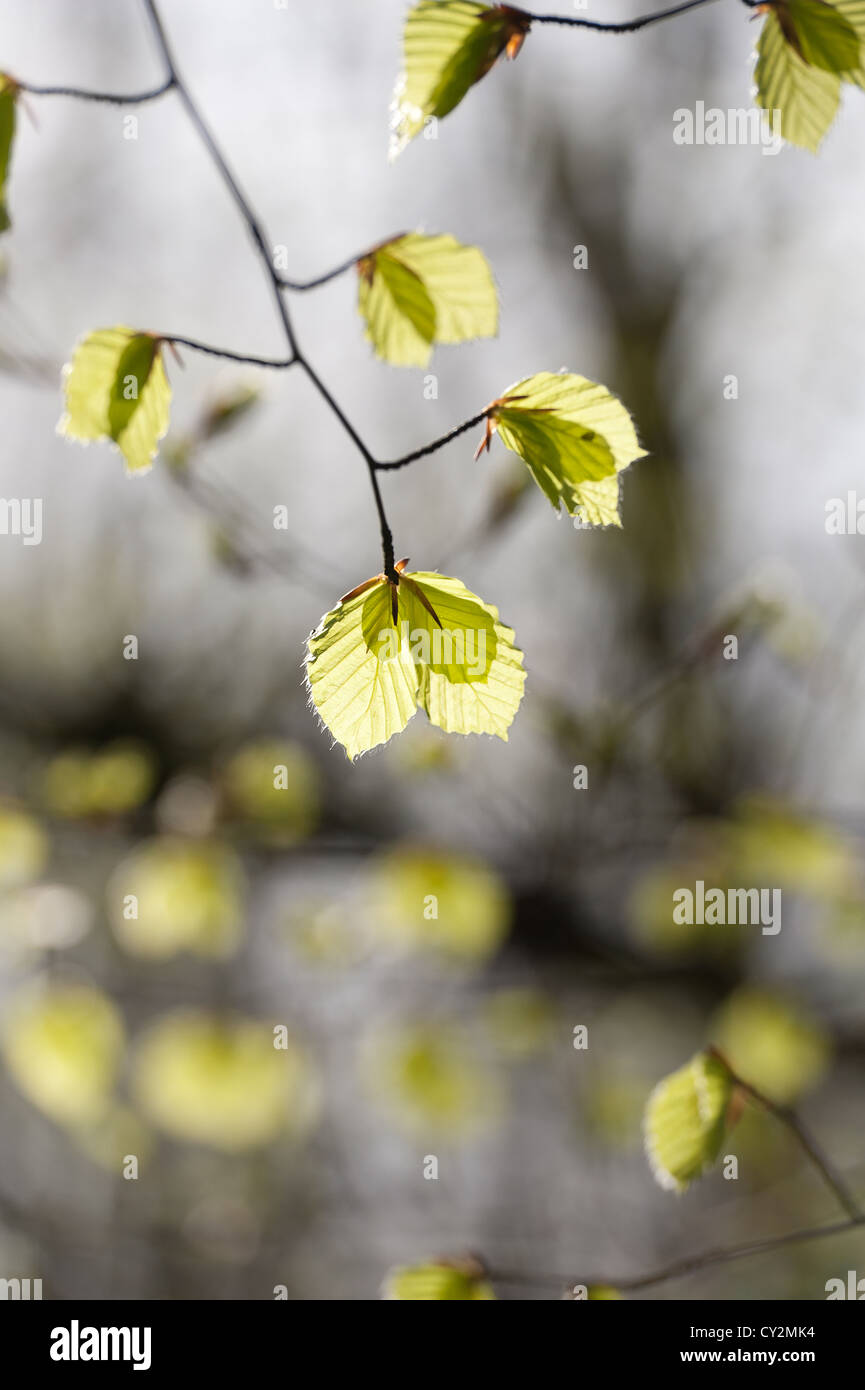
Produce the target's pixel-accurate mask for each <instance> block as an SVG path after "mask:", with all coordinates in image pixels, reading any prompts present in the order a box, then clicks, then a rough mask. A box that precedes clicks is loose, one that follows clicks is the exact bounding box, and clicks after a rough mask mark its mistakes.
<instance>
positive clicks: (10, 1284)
mask: <svg viewBox="0 0 865 1390" xmlns="http://www.w3.org/2000/svg"><path fill="white" fill-rule="evenodd" d="M41 1297H42V1280H41V1279H0V1299H10V1298H11V1299H13V1300H14V1301H15V1302H16V1303H18V1302H23V1303H28V1302H29V1301H30V1300H31V1299H41Z"/></svg>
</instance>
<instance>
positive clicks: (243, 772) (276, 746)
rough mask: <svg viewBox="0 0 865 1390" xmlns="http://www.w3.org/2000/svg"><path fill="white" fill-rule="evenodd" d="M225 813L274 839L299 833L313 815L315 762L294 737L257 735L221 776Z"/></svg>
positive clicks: (315, 811) (316, 797) (300, 836)
mask: <svg viewBox="0 0 865 1390" xmlns="http://www.w3.org/2000/svg"><path fill="white" fill-rule="evenodd" d="M220 780H221V783H222V788H223V792H224V795H225V801H226V809H227V811H228V813H229V815H230V816H232V817H236V818H237V819H239V820H241V821H244V822H246V824H247V825H249V826H251V827H253V828H255V829H257V830H258V831H260V832H262V833H265V832H266V833H267V836H268V838H270V839H272V840H275V841H277V842H279V843H290V842H292V841H295V840H300V839H303V838H304V837H305V836H307V835H309V834H310V833H311V831H312V830H313V829H314V827H315V823H316V820H317V818H318V802H319V795H318V778H317V776H316V770H315V765H314V764H313V762H312V760H311V758H310V757H309V756H308V754H307V753H306V751H305V750H304V749H303V748H302V747H301V745H300V744H299V743H292V742H290V741H289V740H288V739H277V738H272V739H267V738H265V739H258V740H256V741H255V742H254V743H248V744H247V745H246V746H245V747H243V748H240V749H239V750H238V751H237V752H236V753H235V754H233V756H232V757H231V758H230V759H229V761H228V762H227V764H226V766H225V768H224V770H223V772H222V776H221V779H220Z"/></svg>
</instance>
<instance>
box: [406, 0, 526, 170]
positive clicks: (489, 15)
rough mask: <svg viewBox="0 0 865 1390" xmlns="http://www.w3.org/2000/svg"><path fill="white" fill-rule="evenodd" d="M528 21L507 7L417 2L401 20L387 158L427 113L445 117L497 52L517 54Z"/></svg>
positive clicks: (459, 0)
mask: <svg viewBox="0 0 865 1390" xmlns="http://www.w3.org/2000/svg"><path fill="white" fill-rule="evenodd" d="M530 23H531V20H530V18H529V16H528V15H526V14H525V13H524V12H523V11H522V10H518V9H516V8H515V7H513V6H510V5H483V4H474V3H470V0H419V3H418V4H416V5H415V6H414V7H413V8H412V10H411V11H410V12H409V14H408V16H407V18H406V24H405V31H404V35H403V63H404V71H403V73H402V74H401V76H400V78H399V80H398V82H397V85H396V91H395V92H394V99H393V105H392V120H391V131H392V133H391V147H390V157H391V159H394V158H395V157H396V156H397V155H398V154H399V153H400V151H401V150H402V149H404V148H405V146H406V145H407V144H408V142H409V141H410V140H412V139H413V138H414V136H415V135H417V134H418V132H419V131H420V130H422V129H423V126H424V122H425V121H426V120H427V119H428V118H429V117H430V116H436V117H441V116H446V115H447V114H448V112H449V111H453V109H454V107H455V106H458V105H459V103H460V102H461V101H462V99H463V97H464V96H465V94H466V92H467V91H468V90H469V88H470V87H472V86H474V84H475V83H476V82H479V81H480V79H481V78H482V77H483V76H484V75H485V74H486V73H488V72H489V70H490V68H491V67H492V66H493V64H494V63H495V61H496V59H497V58H498V57H499V55H500V54H501V53H504V52H505V51H507V54H508V57H512V58H513V57H516V55H517V53H518V52H519V49H520V46H521V44H522V41H523V39H524V38H525V35H526V34H527V33H528V31H529V27H530Z"/></svg>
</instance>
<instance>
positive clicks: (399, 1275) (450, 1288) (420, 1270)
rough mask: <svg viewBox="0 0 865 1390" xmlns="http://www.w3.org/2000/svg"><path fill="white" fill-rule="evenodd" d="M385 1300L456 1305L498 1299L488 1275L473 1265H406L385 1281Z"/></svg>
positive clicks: (391, 1273) (394, 1270) (391, 1272)
mask: <svg viewBox="0 0 865 1390" xmlns="http://www.w3.org/2000/svg"><path fill="white" fill-rule="evenodd" d="M382 1297H383V1298H385V1299H398V1300H399V1301H401V1302H415V1303H416V1302H421V1301H425V1302H432V1301H444V1300H447V1301H454V1300H461V1301H462V1302H481V1301H483V1302H487V1301H490V1300H494V1299H495V1293H494V1292H493V1288H492V1285H491V1284H490V1283H489V1282H488V1281H487V1280H486V1278H485V1277H484V1271H483V1270H482V1269H480V1267H479V1266H477V1265H475V1263H474V1262H473V1261H470V1260H469V1261H465V1262H464V1263H454V1264H445V1263H438V1262H431V1263H429V1264H424V1265H403V1266H402V1267H400V1268H399V1269H392V1270H391V1271H390V1273H389V1274H388V1276H387V1279H386V1280H385V1284H384V1289H383V1291H382Z"/></svg>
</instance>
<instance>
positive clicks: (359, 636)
mask: <svg viewBox="0 0 865 1390" xmlns="http://www.w3.org/2000/svg"><path fill="white" fill-rule="evenodd" d="M398 568H399V569H400V575H399V583H398V584H394V583H392V582H391V581H390V580H388V579H387V578H385V576H384V575H378V576H377V577H376V578H375V579H372V580H368V581H367V583H366V584H362V585H361V586H360V587H359V588H358V589H356V590H354V591H353V592H352V593H351V594H347V595H346V596H345V597H344V598H343V599H341V600H340V603H339V605H338V606H337V607H336V608H334V609H333V610H332V612H330V613H327V614H326V615H325V616H324V618H322V620H321V623H320V624H319V626H318V628H317V629H316V631H315V632H314V633H312V635H311V636H310V638H309V642H308V652H307V660H306V677H307V684H308V687H309V694H310V699H311V701H312V704H313V705H314V707H315V709H316V710H317V712H318V714H319V717H320V718H321V720H322V722H323V723H324V724H325V725H326V726H327V728H328V729H329V730H330V732H331V733H332V734H333V736H334V738H335V739H336V740H337V741H338V742H339V743H341V744H342V745H343V747H344V748H345V750H346V753H347V755H348V757H349V758H356V757H358V756H359V755H360V754H361V753H365V752H367V751H368V750H369V749H370V748H375V747H377V745H378V744H381V743H387V742H388V740H389V739H390V738H392V737H393V735H394V734H397V733H401V732H402V730H403V729H404V728H405V727H406V725H407V724H408V722H409V720H410V719H411V718H412V717H413V715H414V713H415V711H416V710H417V709H418V708H420V709H422V710H424V712H425V713H426V715H427V717H428V718H429V719H430V721H431V722H432V723H433V724H436V725H437V726H438V727H439V728H440V729H444V730H445V731H446V732H448V733H458V734H471V733H478V734H495V735H496V736H497V737H499V738H501V739H504V740H505V741H507V736H508V729H509V727H510V725H511V722H512V720H513V718H514V715H515V714H516V711H517V708H518V706H519V703H520V701H521V699H522V695H523V686H524V685H525V679H526V676H525V671H524V670H523V657H522V652H520V651H519V650H518V649H517V648H516V647H515V646H514V633H513V631H512V629H511V628H508V627H505V626H504V625H503V624H502V623H500V622H499V615H498V610H497V609H496V608H494V607H493V606H492V605H491V604H488V603H484V602H483V600H482V599H479V598H478V597H477V596H476V595H475V594H473V593H471V592H470V591H469V590H468V589H467V588H466V587H465V585H464V584H463V583H462V582H461V581H460V580H459V579H451V578H449V577H448V576H447V575H443V574H434V573H432V572H423V571H416V572H415V573H413V574H406V573H405V571H404V562H402V561H401V562H400V567H398Z"/></svg>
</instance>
